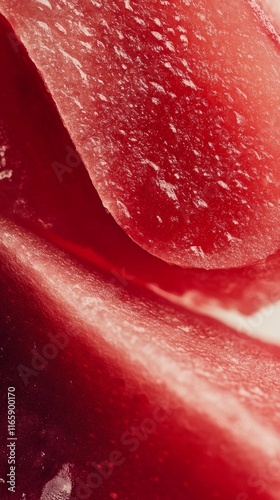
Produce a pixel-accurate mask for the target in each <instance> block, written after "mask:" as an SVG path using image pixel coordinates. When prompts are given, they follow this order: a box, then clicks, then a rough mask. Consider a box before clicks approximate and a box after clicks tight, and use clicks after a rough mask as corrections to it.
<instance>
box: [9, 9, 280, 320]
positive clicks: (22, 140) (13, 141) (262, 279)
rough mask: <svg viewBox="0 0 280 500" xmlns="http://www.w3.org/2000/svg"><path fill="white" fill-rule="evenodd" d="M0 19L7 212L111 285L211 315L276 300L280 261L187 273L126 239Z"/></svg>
mask: <svg viewBox="0 0 280 500" xmlns="http://www.w3.org/2000/svg"><path fill="white" fill-rule="evenodd" d="M0 21H1V24H0V26H1V29H0V66H2V67H5V72H4V73H3V75H2V78H1V82H0V90H1V95H2V96H3V98H2V99H1V100H0V131H1V132H0V134H1V143H0V146H1V155H2V156H1V162H0V177H1V182H0V187H1V191H0V209H1V213H2V214H3V215H4V214H5V216H6V217H8V218H9V219H13V220H18V221H21V223H22V224H24V225H25V226H27V227H31V228H32V230H33V231H35V232H36V233H38V234H43V235H44V237H45V238H46V239H48V240H50V241H52V242H53V243H55V244H56V245H57V246H59V247H61V248H63V249H66V250H67V251H68V252H71V253H74V254H76V255H78V256H79V257H80V258H82V259H84V260H88V261H91V262H95V263H96V264H98V265H99V266H101V267H103V268H104V269H106V270H107V271H109V272H110V273H112V275H113V276H112V278H111V279H112V281H117V280H118V281H120V282H121V283H123V284H124V285H126V284H127V283H128V282H129V281H135V282H137V283H141V284H142V285H143V286H146V287H152V288H153V290H157V291H158V293H165V292H168V294H170V295H169V297H170V299H172V300H175V301H179V302H180V303H181V304H182V305H185V306H188V307H196V306H197V304H199V306H200V308H201V306H202V308H203V310H205V312H206V313H207V314H208V312H209V307H208V306H209V304H210V305H211V304H214V305H215V306H222V307H224V308H226V309H230V308H232V309H237V310H240V311H241V312H242V313H243V314H251V313H253V312H254V311H257V310H258V309H259V308H260V307H261V306H263V305H266V304H267V303H269V302H275V301H276V300H278V298H279V291H278V288H279V285H278V284H279V279H280V278H279V276H280V264H279V262H280V257H279V255H275V256H273V257H271V258H269V259H268V260H267V262H263V263H260V264H259V265H257V266H250V267H247V268H244V269H231V270H218V271H217V270H212V271H205V270H198V269H194V270H183V269H181V268H179V267H176V266H171V265H169V264H167V263H165V262H163V261H162V260H160V259H158V258H156V257H154V256H152V255H150V254H148V253H147V252H145V251H144V250H143V249H141V248H140V247H139V246H138V245H136V244H135V243H134V242H133V241H132V240H131V239H130V238H128V236H127V235H126V234H125V233H124V231H122V230H121V228H120V227H119V226H118V225H117V224H116V223H115V221H114V220H113V218H112V217H111V216H110V215H109V214H108V213H106V211H105V210H104V207H103V206H102V204H101V202H100V199H99V197H98V195H97V193H96V191H95V189H94V187H93V186H92V184H91V182H90V179H89V177H88V175H87V173H86V170H85V168H84V166H83V164H82V162H81V160H80V158H79V156H78V154H77V153H76V151H75V146H74V145H73V143H72V141H71V139H70V137H69V135H68V133H67V131H66V130H65V128H64V127H63V125H62V123H61V121H60V117H59V115H58V113H57V112H56V110H55V107H54V104H53V102H52V99H51V97H50V95H49V94H48V93H47V92H46V89H45V88H44V86H43V84H42V82H41V80H40V77H39V76H38V74H37V72H36V68H35V67H34V65H33V63H31V61H30V60H29V58H28V56H27V54H26V52H25V50H24V49H23V47H22V46H21V45H20V44H19V41H18V40H17V38H16V35H15V34H14V32H13V31H12V29H11V27H10V26H9V25H8V23H7V22H5V21H4V19H3V18H0ZM73 200H75V203H74V202H73ZM205 306H207V307H208V308H207V310H206V308H205Z"/></svg>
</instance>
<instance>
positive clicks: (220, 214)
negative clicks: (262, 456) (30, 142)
mask: <svg viewBox="0 0 280 500" xmlns="http://www.w3.org/2000/svg"><path fill="white" fill-rule="evenodd" d="M1 10H2V12H3V13H4V14H5V15H6V16H7V18H8V19H9V20H10V22H11V23H12V25H13V26H14V28H15V29H16V32H17V33H18V34H19V36H20V37H21V39H22V40H23V42H24V44H25V45H26V47H27V48H28V51H29V53H30V55H31V57H32V59H33V60H34V61H35V63H36V65H37V67H38V69H39V70H40V72H41V73H42V75H43V77H44V79H45V81H46V83H47V85H48V88H49V89H50V91H51V93H52V95H53V97H54V99H55V102H56V104H57V106H58V109H59V111H60V113H61V116H62V118H63V121H64V123H65V124H66V126H67V128H68V130H69V131H70V134H71V136H72V138H73V139H74V142H75V144H76V146H77V148H78V150H79V152H80V153H81V155H82V157H83V159H84V161H85V164H86V166H87V168H88V171H89V173H90V176H91V178H92V180H93V182H94V185H95V186H96V188H97V190H98V192H99V194H100V196H101V198H102V201H103V203H104V205H105V206H106V207H107V208H108V209H109V210H110V212H111V213H112V214H113V216H114V217H115V219H116V220H117V222H118V223H119V224H120V225H121V226H122V227H123V228H124V229H125V230H126V231H127V233H128V234H129V235H130V236H131V238H133V239H134V240H135V241H136V242H137V243H139V244H140V245H141V246H142V247H144V248H145V249H147V250H148V251H149V252H151V253H153V254H155V255H157V256H159V257H161V258H162V259H164V260H166V261H168V262H172V263H176V264H179V265H181V266H200V267H205V268H215V267H236V266H241V265H244V264H248V263H251V262H253V261H256V260H258V259H260V258H263V257H265V256H267V255H268V254H270V253H272V252H274V251H275V250H276V249H278V248H279V237H280V225H279V223H278V221H279V204H278V198H279V192H280V185H279V168H278V158H279V147H280V126H279V113H278V108H279V106H280V83H279V82H280V56H279V49H278V48H277V47H276V45H274V43H273V42H272V40H271V39H270V38H269V37H268V36H267V34H266V32H264V31H262V25H261V23H260V21H259V19H258V18H257V17H256V16H255V14H254V12H253V9H251V7H250V5H249V3H248V2H246V1H245V0H234V1H233V2H230V3H228V2H227V3H225V2H224V1H222V0H218V2H217V3H215V5H214V4H213V3H211V2H210V1H209V0H200V1H198V2H195V3H194V2H186V1H183V0H180V1H177V2H176V3H170V4H165V3H163V2H159V1H155V2H150V4H149V6H147V3H146V2H144V1H140V2H139V1H137V2H136V1H135V0H131V1H128V2H127V1H121V0H117V1H115V2H113V3H112V2H108V1H104V2H102V3H101V2H98V1H93V2H90V1H89V0H85V1H83V2H77V1H75V2H73V1H69V2H65V1H63V0H58V1H56V2H52V1H49V0H48V1H44V2H43V1H36V2H34V1H32V2H31V1H30V0H28V1H25V2H24V4H23V3H22V2H21V1H19V0H9V1H7V0H4V1H2V3H1ZM272 228H273V230H272Z"/></svg>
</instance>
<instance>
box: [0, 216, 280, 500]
mask: <svg viewBox="0 0 280 500" xmlns="http://www.w3.org/2000/svg"><path fill="white" fill-rule="evenodd" d="M0 225H1V241H0V255H1V269H2V276H3V286H4V287H5V285H6V286H7V283H9V285H8V293H6V294H5V296H4V302H3V304H4V309H2V312H1V318H2V324H3V325H4V327H5V331H6V332H7V335H6V336H5V337H3V339H2V344H3V347H4V350H3V351H2V360H3V363H2V368H1V369H2V371H3V377H4V379H5V380H6V381H7V383H8V384H9V385H10V384H13V385H16V390H17V394H18V402H17V404H18V417H17V418H18V427H17V429H18V437H19V443H18V446H19V448H18V450H19V460H20V463H19V467H18V469H19V470H18V474H19V476H18V478H19V484H18V494H19V495H21V494H23V493H26V494H27V492H28V493H29V492H30V498H31V499H32V500H33V498H34V499H35V498H38V496H37V497H36V488H37V492H38V491H40V488H42V487H43V485H44V484H45V482H47V481H49V480H50V479H51V478H52V477H53V476H54V475H55V474H56V473H57V472H58V471H59V470H60V469H61V468H62V467H63V465H64V466H65V465H66V464H68V466H69V467H71V477H72V480H73V495H74V496H73V498H75V497H76V498H79V497H78V496H77V495H78V493H77V492H79V491H81V490H80V489H79V488H80V486H81V483H83V484H86V485H89V488H92V491H91V492H90V494H89V496H88V498H100V499H103V498H106V496H108V497H109V493H112V492H114V493H116V494H117V495H118V496H117V498H127V499H128V500H130V499H131V498H137V499H139V500H141V499H143V498H150V499H158V498H164V499H165V498H166V499H170V498H171V497H172V496H174V497H175V498H178V499H181V498H182V499H183V498H186V496H187V498H193V499H197V500H198V499H200V500H201V499H202V498H203V499H204V498H205V499H206V498H213V499H214V498H219V497H220V498H229V499H230V500H231V499H232V500H236V498H237V496H238V495H241V494H244V495H248V496H249V498H251V497H252V498H261V499H275V500H276V499H277V498H278V496H279V482H278V481H277V477H276V474H275V470H276V469H275V467H276V465H277V464H278V467H279V453H280V442H279V418H278V415H277V411H276V410H275V408H277V407H278V395H279V394H278V391H277V390H275V383H277V382H276V381H277V380H278V372H279V369H280V367H279V359H280V357H279V349H278V348H276V347H275V348H268V347H267V346H264V345H262V344H261V343H260V342H257V341H255V340H252V339H248V338H246V337H244V336H242V335H239V334H236V333H235V332H233V331H232V330H230V329H228V328H226V327H224V326H221V325H220V324H218V323H217V322H215V321H211V320H206V319H204V318H201V317H199V316H197V315H194V314H190V313H186V312H185V311H184V312H183V311H181V310H180V309H179V308H176V307H175V306H173V305H170V304H169V303H168V302H166V301H164V300H161V299H159V298H157V297H154V296H153V295H152V294H150V293H148V292H144V293H143V292H140V293H139V290H137V288H135V287H133V286H132V287H130V288H129V289H124V287H123V286H122V285H120V284H117V285H116V284H110V283H108V279H107V277H106V276H105V275H103V274H102V273H100V272H99V271H97V270H95V269H93V268H92V269H91V272H90V273H89V269H88V268H84V266H82V265H81V263H79V262H77V261H76V260H73V259H70V258H69V256H67V255H66V254H65V253H63V252H61V251H59V250H57V249H56V248H55V247H53V246H51V245H50V244H48V243H46V242H45V241H43V240H40V239H38V238H37V237H35V236H34V235H32V234H30V233H28V232H26V231H25V230H23V229H22V228H20V227H18V226H15V225H13V224H11V223H7V222H5V221H1V223H0ZM19 248H24V249H25V251H24V252H22V253H21V254H20V253H19V252H18V249H19ZM19 290H21V296H20V295H19ZM4 311H5V312H4ZM65 337H67V339H68V341H67V342H66V343H65ZM54 339H56V340H54ZM57 342H58V343H59V342H60V346H61V345H62V347H59V348H57V354H56V356H54V357H53V356H52V355H51V353H52V350H51V348H50V344H52V345H53V344H57ZM47 346H48V347H47ZM36 353H37V354H36ZM40 356H41V357H40ZM42 356H43V358H42ZM34 358H35V360H34ZM42 359H43V360H42ZM23 366H24V367H25V368H27V369H29V370H31V371H29V372H28V371H27V372H26V371H23ZM32 370H33V371H32ZM158 407H160V408H161V409H162V411H158V410H156V408H158ZM155 415H157V416H155ZM163 417H164V418H163ZM157 418H158V420H157ZM2 425H3V426H4V425H5V422H4V420H3V423H2ZM137 429H138V430H137ZM141 429H142V431H143V429H144V430H145V429H148V430H147V432H144V437H143V434H141ZM151 429H152V430H151ZM3 430H4V429H3ZM139 432H140V437H139ZM135 433H136V434H135ZM1 436H5V433H3V434H2V433H1ZM70 436H71V439H70ZM145 436H146V437H145ZM2 439H4V437H3V438H2ZM135 439H136V442H135ZM27 441H28V443H29V445H28V447H27V448H26V446H27ZM30 442H31V444H30ZM138 442H139V443H138ZM137 443H138V444H137ZM58 444H59V445H58ZM26 449H27V452H26ZM114 450H117V451H119V452H121V456H122V458H124V459H125V462H124V463H123V464H121V465H118V466H116V467H114V469H113V472H112V474H111V476H110V478H108V480H105V479H104V480H103V481H102V485H99V487H95V486H94V487H93V486H90V485H92V481H93V479H92V474H94V473H95V472H96V468H95V467H94V466H93V465H92V463H93V462H95V463H96V464H97V465H98V464H99V465H100V464H102V463H103V462H106V460H107V461H108V460H109V461H110V459H109V457H110V454H111V453H112V452H113V451H114ZM119 458H120V457H119ZM29 468H31V471H32V472H31V475H30V474H27V475H25V471H26V470H27V469H29ZM104 468H105V465H104ZM253 472H254V474H257V477H260V478H261V479H262V480H265V481H266V483H265V484H266V486H265V488H264V489H263V490H262V491H261V492H260V491H259V489H258V488H257V487H256V485H255V484H254V481H253V480H254V477H255V476H254V477H253ZM202 476H203V478H204V480H203V481H201V480H200V479H199V478H201V477H202ZM93 482H94V481H93ZM2 487H5V485H1V488H2ZM34 491H35V493H34ZM32 494H33V497H32ZM37 495H38V493H37ZM217 495H218V496H217ZM19 498H20V497H19ZM28 498H29V496H28ZM80 498H82V497H80Z"/></svg>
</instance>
